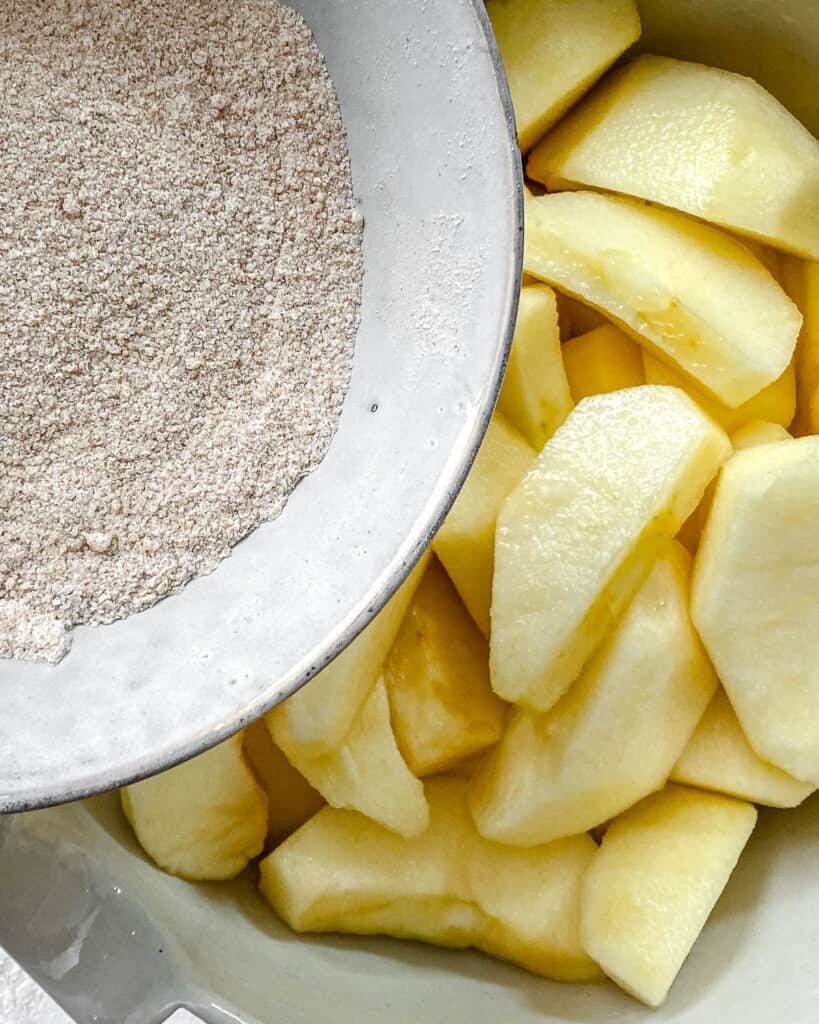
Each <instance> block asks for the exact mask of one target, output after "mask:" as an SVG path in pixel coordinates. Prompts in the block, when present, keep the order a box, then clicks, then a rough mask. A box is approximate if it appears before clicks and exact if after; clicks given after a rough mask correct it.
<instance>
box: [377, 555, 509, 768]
mask: <svg viewBox="0 0 819 1024" xmlns="http://www.w3.org/2000/svg"><path fill="white" fill-rule="evenodd" d="M384 681H385V683H386V685H387V694H388V696H389V700H390V717H391V720H392V726H393V730H394V731H395V739H396V742H397V743H398V748H399V750H400V751H401V753H402V754H403V755H404V759H405V760H406V762H407V765H408V766H409V768H410V770H411V771H412V772H413V774H415V775H417V776H419V777H420V776H422V775H431V774H432V773H433V772H442V771H448V770H449V769H451V768H453V767H454V766H456V765H457V764H459V763H460V762H461V761H463V760H465V759H466V758H468V757H472V756H473V755H475V754H479V753H481V752H482V751H484V750H485V749H486V748H487V747H490V746H492V745H493V744H494V743H497V742H498V740H499V739H500V738H501V734H502V732H503V725H504V721H505V719H506V705H505V704H504V703H503V701H501V700H499V699H498V698H497V697H496V696H495V694H494V693H493V692H492V688H491V686H490V685H489V647H488V645H487V643H486V638H485V637H484V636H483V635H482V633H481V632H480V630H479V629H478V627H477V626H476V625H475V623H474V622H473V621H472V618H471V616H470V614H469V612H468V611H467V610H466V608H464V606H463V604H462V603H461V599H460V598H459V597H458V594H457V592H456V590H455V588H454V587H453V585H452V583H450V581H449V578H448V576H447V574H446V573H445V572H444V570H443V569H442V568H441V566H440V565H439V563H438V561H437V560H435V559H434V560H433V561H432V563H431V564H430V567H429V568H428V569H427V571H426V575H425V576H424V578H423V580H422V581H421V585H420V587H419V588H418V590H417V591H416V593H415V597H414V598H413V600H412V604H411V605H410V608H409V611H408V612H407V614H406V616H405V618H404V621H403V623H402V624H401V628H400V630H399V631H398V636H397V637H396V638H395V643H394V644H393V648H392V650H391V651H390V653H389V655H388V657H387V661H386V664H385V665H384Z"/></svg>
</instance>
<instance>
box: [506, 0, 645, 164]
mask: <svg viewBox="0 0 819 1024" xmlns="http://www.w3.org/2000/svg"><path fill="white" fill-rule="evenodd" d="M486 10H487V13H488V14H489V17H490V18H491V19H492V27H493V29H494V30H495V38H496V39H497V43H498V49H499V50H500V52H501V57H502V58H503V64H504V67H505V68H506V76H507V78H508V80H509V90H510V92H511V93H512V103H513V104H514V108H515V120H516V121H517V126H518V142H519V144H520V148H521V149H522V150H523V151H524V152H526V150H527V149H529V148H530V147H531V146H532V145H534V143H535V142H537V140H538V139H539V138H540V136H541V135H543V133H544V132H545V131H547V129H549V128H550V127H551V126H552V125H553V124H554V123H555V121H557V120H558V118H559V117H561V116H562V115H563V114H564V113H565V112H566V110H568V109H569V107H570V106H571V105H572V104H573V103H574V102H575V101H576V100H577V99H579V98H580V97H581V96H582V95H583V93H584V92H585V91H586V90H587V89H588V88H589V87H590V86H591V85H593V84H594V82H596V81H597V79H598V78H599V77H600V76H601V75H602V74H603V72H604V71H605V70H606V69H607V68H608V67H610V66H611V65H612V64H613V63H614V62H615V60H617V58H618V57H619V56H620V54H621V53H623V51H624V50H626V49H627V48H628V47H629V46H631V44H632V43H633V42H634V41H635V40H636V39H637V38H639V35H640V16H639V15H638V13H637V8H636V6H635V4H634V2H633V0H487V4H486Z"/></svg>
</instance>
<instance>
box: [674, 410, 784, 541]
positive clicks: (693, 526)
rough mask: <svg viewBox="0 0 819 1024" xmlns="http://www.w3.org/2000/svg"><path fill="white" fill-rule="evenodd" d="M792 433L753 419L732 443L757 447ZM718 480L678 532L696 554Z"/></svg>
mask: <svg viewBox="0 0 819 1024" xmlns="http://www.w3.org/2000/svg"><path fill="white" fill-rule="evenodd" d="M790 440H791V435H790V434H789V433H788V431H787V430H785V428H784V427H782V426H780V425H779V424H778V423H767V422H766V421H765V420H751V421H750V422H749V423H746V424H745V426H743V427H740V428H739V430H737V431H735V432H734V433H733V434H732V435H731V444H732V446H733V448H734V451H737V452H738V451H742V450H743V449H744V448H755V447H756V446H757V445H760V444H774V443H776V442H777V441H790ZM716 486H717V481H716V480H712V481H711V483H710V484H709V485H708V486H707V487H706V488H705V494H703V496H702V500H701V501H700V503H699V505H697V507H696V508H695V509H694V511H693V512H692V513H691V515H690V516H689V517H688V518H687V519H686V521H685V522H684V523H683V524H682V526H681V527H680V532H679V533H678V534H677V537H678V539H679V540H680V541H681V542H682V543H683V544H685V546H686V547H687V548H688V550H689V551H690V552H691V553H692V554H694V553H695V552H696V551H697V549H698V548H699V546H700V540H701V539H702V531H703V530H704V529H705V524H706V523H707V522H708V514H709V512H710V511H711V503H712V502H713V500H714V492H715V490H716Z"/></svg>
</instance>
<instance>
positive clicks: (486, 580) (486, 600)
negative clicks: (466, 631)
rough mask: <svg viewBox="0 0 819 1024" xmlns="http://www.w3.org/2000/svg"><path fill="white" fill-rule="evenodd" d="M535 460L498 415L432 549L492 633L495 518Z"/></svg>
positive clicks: (471, 611)
mask: <svg viewBox="0 0 819 1024" xmlns="http://www.w3.org/2000/svg"><path fill="white" fill-rule="evenodd" d="M534 461H535V450H534V449H533V448H532V447H530V446H529V445H528V444H527V443H526V442H525V441H524V439H523V438H522V437H521V436H520V434H519V433H518V432H517V431H516V430H514V429H513V428H512V427H510V426H509V424H508V423H507V422H506V421H505V420H504V419H503V417H502V416H499V415H498V414H497V413H496V414H495V416H494V417H493V418H492V422H491V423H490V424H489V429H488V430H487V432H486V435H485V437H484V439H483V443H482V444H481V447H480V451H479V452H478V454H477V456H476V458H475V462H474V463H473V465H472V469H471V470H470V472H469V476H468V477H467V478H466V482H465V483H464V485H463V487H462V488H461V493H460V494H459V495H458V497H457V498H456V499H455V504H454V505H453V506H452V508H451V509H450V510H449V515H448V516H447V517H446V519H445V520H444V522H443V525H442V526H441V528H440V530H438V533H437V534H436V536H435V539H434V540H433V542H432V548H433V551H434V552H435V554H436V555H437V556H438V558H439V559H440V560H441V564H442V565H443V567H444V568H445V569H446V571H447V574H448V576H449V578H450V579H451V580H452V582H453V583H454V584H455V589H456V590H457V591H458V593H459V594H460V596H461V600H462V601H463V603H464V604H465V605H466V607H467V609H468V611H469V614H470V615H471V616H472V618H473V619H474V620H475V622H476V623H477V624H478V627H479V628H480V630H481V632H482V633H483V635H484V636H487V637H488V636H489V608H490V604H491V601H492V573H493V566H494V563H495V520H496V519H497V517H498V512H499V511H500V507H501V505H502V504H503V502H504V500H505V499H506V496H507V495H508V494H509V492H510V491H511V490H513V489H514V488H515V487H516V486H517V484H518V483H520V481H521V479H522V478H523V476H524V474H525V473H526V472H527V471H528V470H529V467H530V466H531V465H532V463H533V462H534Z"/></svg>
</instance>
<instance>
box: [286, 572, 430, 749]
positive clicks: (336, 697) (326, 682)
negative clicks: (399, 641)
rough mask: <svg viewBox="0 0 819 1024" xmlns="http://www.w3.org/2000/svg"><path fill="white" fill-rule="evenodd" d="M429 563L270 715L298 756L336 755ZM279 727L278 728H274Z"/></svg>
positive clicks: (370, 690) (411, 575)
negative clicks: (344, 646)
mask: <svg viewBox="0 0 819 1024" xmlns="http://www.w3.org/2000/svg"><path fill="white" fill-rule="evenodd" d="M427 562H428V556H427V555H424V556H423V557H422V558H421V561H420V562H419V563H418V565H416V567H415V568H414V569H413V571H412V572H411V573H410V574H409V576H408V577H407V579H406V580H405V581H404V582H403V583H402V584H401V586H400V587H399V588H398V590H397V591H396V592H395V593H394V594H393V596H392V598H391V599H390V600H389V601H388V602H387V603H386V605H384V607H383V608H382V609H381V611H380V612H379V613H378V614H377V615H376V616H375V618H374V619H373V620H372V621H371V622H370V623H369V624H368V625H367V626H366V627H365V628H364V629H363V630H362V632H361V633H359V634H358V636H357V637H356V638H355V639H354V640H353V641H352V643H350V644H348V646H347V647H346V648H345V649H344V650H343V651H342V652H341V654H339V655H338V657H336V658H335V659H334V660H333V661H331V662H330V664H329V665H328V666H327V668H325V669H323V670H322V671H321V672H319V674H318V675H317V676H315V678H313V679H311V680H310V682H309V683H306V684H305V685H304V686H303V687H302V688H301V689H300V690H297V691H296V692H295V693H294V694H293V695H292V696H291V697H288V699H287V700H286V701H284V702H283V703H282V704H279V705H278V706H277V707H275V708H273V710H272V711H269V712H268V714H267V722H268V726H269V727H270V730H271V732H273V733H274V735H275V729H276V728H277V729H279V730H280V731H281V732H282V733H284V734H286V735H287V742H288V745H289V748H290V749H291V750H294V751H295V749H296V747H298V756H299V757H305V758H313V757H318V756H320V755H321V754H327V753H332V752H333V751H335V750H336V749H337V748H338V746H339V745H340V744H341V742H342V741H343V740H344V738H345V736H346V735H347V733H348V732H349V731H350V728H351V727H352V724H353V719H354V718H355V717H356V715H357V714H358V711H359V709H360V707H361V705H362V704H363V703H364V701H365V700H366V699H367V697H368V696H369V695H370V693H372V689H373V687H374V686H375V683H376V680H377V679H378V677H379V676H380V674H381V668H382V666H383V664H384V659H385V658H386V657H387V652H388V651H389V649H390V647H392V642H393V640H394V639H395V635H396V633H397V632H398V627H399V626H400V625H401V620H402V619H403V618H404V615H405V614H406V611H407V608H409V604H410V601H411V600H412V595H413V594H414V593H415V590H416V588H417V586H418V584H419V583H420V582H421V578H422V576H423V575H424V570H425V568H426V565H427ZM274 727H275V728H274Z"/></svg>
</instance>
